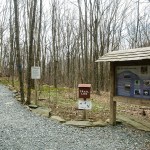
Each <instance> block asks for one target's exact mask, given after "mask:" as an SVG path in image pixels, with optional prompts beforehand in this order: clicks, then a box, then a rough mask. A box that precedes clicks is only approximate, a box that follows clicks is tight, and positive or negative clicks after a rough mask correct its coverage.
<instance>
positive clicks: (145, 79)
mask: <svg viewBox="0 0 150 150" xmlns="http://www.w3.org/2000/svg"><path fill="white" fill-rule="evenodd" d="M116 94H117V95H118V96H128V97H135V98H143V99H149V100H150V65H144V66H117V67H116Z"/></svg>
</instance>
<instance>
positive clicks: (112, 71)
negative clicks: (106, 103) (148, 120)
mask: <svg viewBox="0 0 150 150" xmlns="http://www.w3.org/2000/svg"><path fill="white" fill-rule="evenodd" d="M114 95H115V67H114V64H113V63H112V62H111V63H110V123H111V124H112V125H116V101H113V97H114Z"/></svg>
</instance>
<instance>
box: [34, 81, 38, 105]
mask: <svg viewBox="0 0 150 150" xmlns="http://www.w3.org/2000/svg"><path fill="white" fill-rule="evenodd" d="M34 83H35V105H37V99H38V94H37V80H36V79H35V80H34Z"/></svg>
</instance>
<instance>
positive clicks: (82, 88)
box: [78, 84, 91, 99]
mask: <svg viewBox="0 0 150 150" xmlns="http://www.w3.org/2000/svg"><path fill="white" fill-rule="evenodd" d="M78 87H79V98H84V99H86V98H90V89H91V84H79V85H78Z"/></svg>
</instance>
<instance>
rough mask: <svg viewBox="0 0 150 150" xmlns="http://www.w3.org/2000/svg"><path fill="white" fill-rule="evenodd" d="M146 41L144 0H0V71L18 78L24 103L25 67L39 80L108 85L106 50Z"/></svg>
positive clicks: (149, 5)
mask: <svg viewBox="0 0 150 150" xmlns="http://www.w3.org/2000/svg"><path fill="white" fill-rule="evenodd" d="M147 46H150V2H149V1H148V0H132V1H128V0H127V1H124V0H3V1H1V2H0V75H1V77H3V76H6V77H9V79H10V80H11V84H12V86H13V85H14V80H15V79H16V78H18V80H19V85H20V92H21V101H22V102H24V98H25V96H24V89H25V88H26V89H27V101H26V103H27V104H30V97H31V89H32V88H33V87H34V82H33V80H32V79H31V67H32V66H40V67H41V79H40V84H48V85H51V86H54V87H55V88H57V87H70V88H73V87H77V86H78V84H79V83H90V84H92V90H94V91H96V93H97V94H100V91H109V64H108V63H96V62H95V61H96V60H97V59H98V58H99V57H100V56H103V55H104V54H106V53H108V52H110V51H117V50H120V49H124V50H126V49H131V48H138V47H147Z"/></svg>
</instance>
